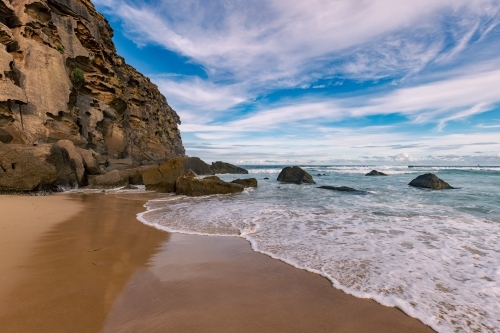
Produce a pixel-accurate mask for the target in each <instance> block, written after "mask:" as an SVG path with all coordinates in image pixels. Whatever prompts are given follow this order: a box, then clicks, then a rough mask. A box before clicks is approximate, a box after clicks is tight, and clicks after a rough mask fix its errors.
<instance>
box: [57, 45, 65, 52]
mask: <svg viewBox="0 0 500 333" xmlns="http://www.w3.org/2000/svg"><path fill="white" fill-rule="evenodd" d="M56 49H57V51H59V53H61V54H64V47H63V46H62V45H57V46H56Z"/></svg>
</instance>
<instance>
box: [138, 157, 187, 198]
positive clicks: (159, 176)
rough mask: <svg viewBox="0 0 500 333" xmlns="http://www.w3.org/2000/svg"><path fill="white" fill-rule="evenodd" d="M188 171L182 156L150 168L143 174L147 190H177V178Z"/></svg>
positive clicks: (167, 191)
mask: <svg viewBox="0 0 500 333" xmlns="http://www.w3.org/2000/svg"><path fill="white" fill-rule="evenodd" d="M185 173H186V169H185V167H184V161H183V159H182V158H173V159H171V160H169V161H168V162H166V163H164V164H162V165H160V166H159V167H158V168H155V169H152V170H149V171H148V172H146V173H144V174H143V175H142V179H143V180H144V185H146V190H152V191H158V192H164V193H169V192H175V182H176V180H177V178H179V177H181V176H183V175H184V174H185Z"/></svg>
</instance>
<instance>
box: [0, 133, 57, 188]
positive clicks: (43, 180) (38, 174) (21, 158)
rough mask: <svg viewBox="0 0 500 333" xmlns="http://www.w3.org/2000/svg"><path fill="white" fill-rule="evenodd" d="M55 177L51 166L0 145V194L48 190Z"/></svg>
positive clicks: (53, 168) (30, 155)
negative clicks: (4, 192)
mask: <svg viewBox="0 0 500 333" xmlns="http://www.w3.org/2000/svg"><path fill="white" fill-rule="evenodd" d="M57 177H58V175H57V171H56V168H55V167H54V166H53V165H52V164H50V163H47V162H45V161H43V160H39V159H38V158H36V157H34V155H32V154H30V153H27V152H25V151H23V150H19V149H17V150H16V149H14V147H11V146H9V145H6V144H3V143H0V192H3V191H8V192H26V191H35V190H39V191H44V190H50V189H51V187H52V184H53V183H54V182H55V181H56V180H57Z"/></svg>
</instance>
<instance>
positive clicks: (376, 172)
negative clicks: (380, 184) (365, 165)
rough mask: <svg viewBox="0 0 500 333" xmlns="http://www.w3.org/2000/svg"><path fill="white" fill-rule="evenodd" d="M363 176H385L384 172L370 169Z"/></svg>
mask: <svg viewBox="0 0 500 333" xmlns="http://www.w3.org/2000/svg"><path fill="white" fill-rule="evenodd" d="M365 176H387V175H386V174H385V173H383V172H380V171H377V170H372V171H370V172H368V173H367V174H366V175H365Z"/></svg>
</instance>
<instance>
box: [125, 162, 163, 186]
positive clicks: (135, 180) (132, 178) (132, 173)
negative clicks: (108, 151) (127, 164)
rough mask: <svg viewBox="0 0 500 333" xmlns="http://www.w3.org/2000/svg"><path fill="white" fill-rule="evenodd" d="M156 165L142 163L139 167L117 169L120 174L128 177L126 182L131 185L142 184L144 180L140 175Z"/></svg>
mask: <svg viewBox="0 0 500 333" xmlns="http://www.w3.org/2000/svg"><path fill="white" fill-rule="evenodd" d="M157 167H158V166H156V165H142V166H140V167H136V168H131V169H124V170H118V172H119V173H120V175H121V176H122V177H124V178H127V179H128V183H129V184H131V185H144V180H143V178H142V175H143V174H144V173H146V172H148V171H150V170H153V169H156V168H157Z"/></svg>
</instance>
